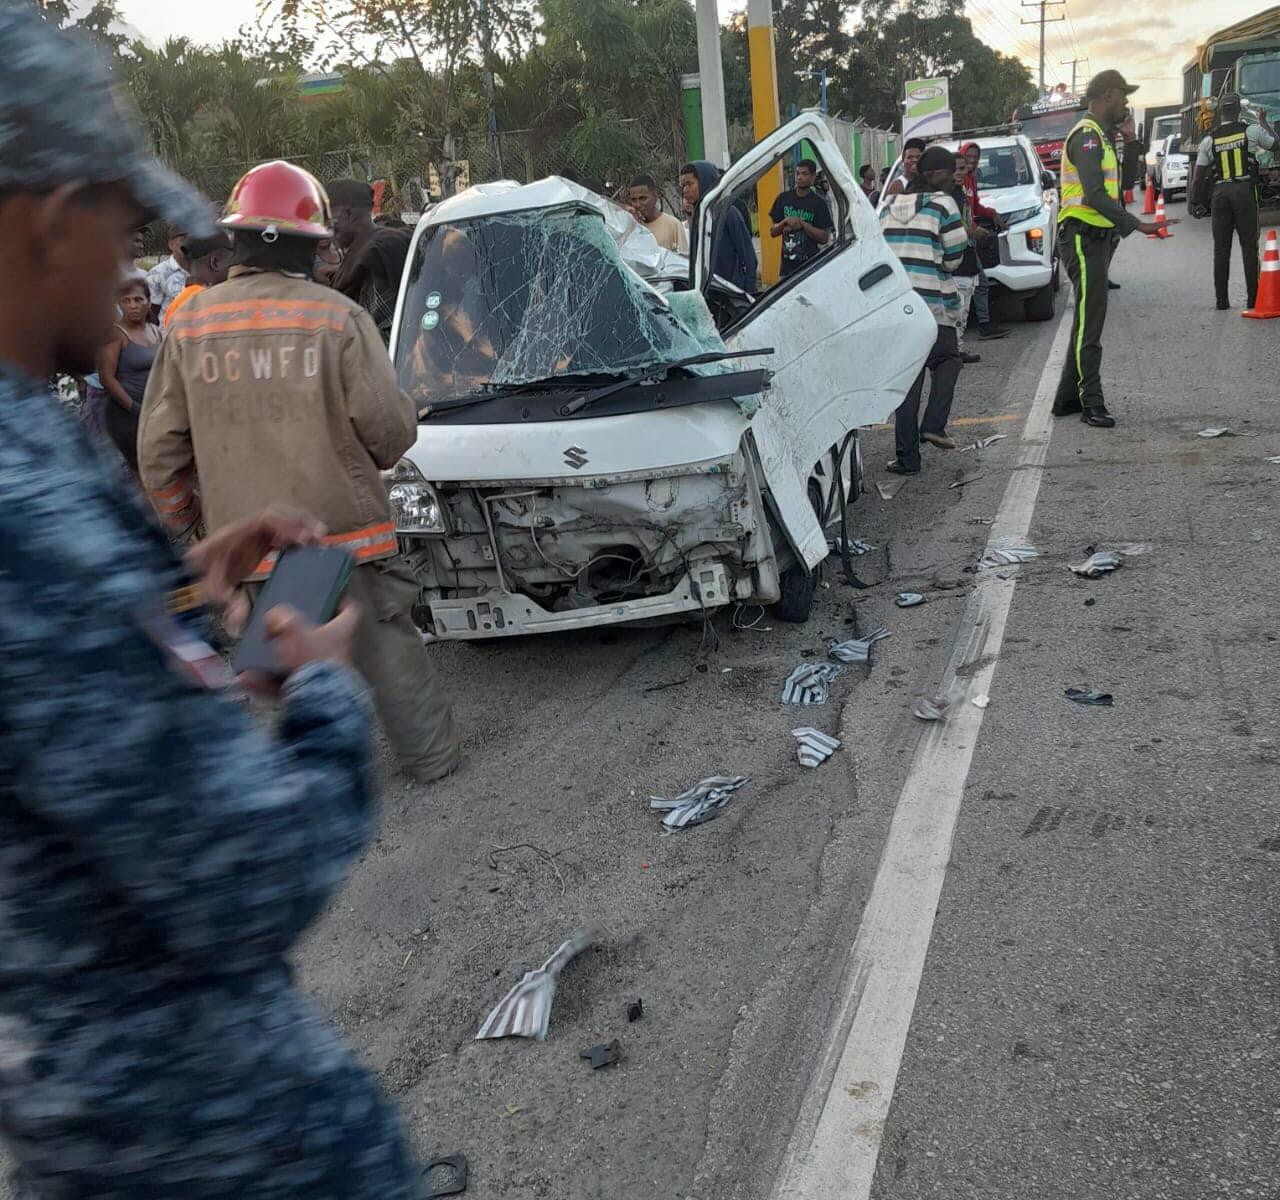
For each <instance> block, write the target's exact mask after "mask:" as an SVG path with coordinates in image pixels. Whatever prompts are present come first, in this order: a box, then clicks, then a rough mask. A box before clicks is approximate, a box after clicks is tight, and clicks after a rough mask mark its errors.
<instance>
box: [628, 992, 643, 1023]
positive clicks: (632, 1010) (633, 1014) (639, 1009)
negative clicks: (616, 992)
mask: <svg viewBox="0 0 1280 1200" xmlns="http://www.w3.org/2000/svg"><path fill="white" fill-rule="evenodd" d="M643 1016H644V1001H643V1000H641V999H640V997H639V996H637V997H636V998H635V999H634V1000H632V1001H631V1003H630V1004H628V1005H627V1020H628V1021H629V1022H630V1023H631V1024H632V1025H634V1024H635V1023H636V1022H637V1021H638V1020H640V1018H641V1017H643Z"/></svg>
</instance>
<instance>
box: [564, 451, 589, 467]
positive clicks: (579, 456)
mask: <svg viewBox="0 0 1280 1200" xmlns="http://www.w3.org/2000/svg"><path fill="white" fill-rule="evenodd" d="M564 461H565V462H567V463H568V464H569V465H570V466H571V467H572V468H573V469H574V470H575V471H581V470H582V468H583V467H585V466H586V465H587V452H586V451H585V450H584V449H583V448H582V447H581V446H570V447H569V448H568V449H567V450H566V451H565V452H564Z"/></svg>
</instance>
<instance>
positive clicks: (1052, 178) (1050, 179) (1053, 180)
mask: <svg viewBox="0 0 1280 1200" xmlns="http://www.w3.org/2000/svg"><path fill="white" fill-rule="evenodd" d="M1040 186H1041V187H1043V188H1056V187H1057V186H1058V177H1057V176H1056V175H1055V174H1054V173H1053V172H1052V171H1046V172H1045V173H1044V174H1043V175H1041V176H1040Z"/></svg>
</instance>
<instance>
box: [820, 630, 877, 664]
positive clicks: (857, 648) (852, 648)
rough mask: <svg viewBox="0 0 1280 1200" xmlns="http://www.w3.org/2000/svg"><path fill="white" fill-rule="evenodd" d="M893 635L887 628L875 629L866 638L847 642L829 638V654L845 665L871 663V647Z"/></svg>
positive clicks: (852, 639)
mask: <svg viewBox="0 0 1280 1200" xmlns="http://www.w3.org/2000/svg"><path fill="white" fill-rule="evenodd" d="M892 636H893V635H892V634H891V633H890V632H889V631H888V630H887V629H885V628H883V627H881V628H880V629H873V630H872V631H871V632H870V633H869V634H867V636H866V637H864V638H851V639H850V640H849V641H847V642H837V641H836V640H835V638H828V639H827V642H828V643H829V644H828V646H827V653H828V654H830V655H831V657H832V658H838V659H839V660H840V661H841V662H844V663H864V662H870V661H871V647H872V646H873V645H875V643H876V642H879V641H883V639H885V638H887V637H892Z"/></svg>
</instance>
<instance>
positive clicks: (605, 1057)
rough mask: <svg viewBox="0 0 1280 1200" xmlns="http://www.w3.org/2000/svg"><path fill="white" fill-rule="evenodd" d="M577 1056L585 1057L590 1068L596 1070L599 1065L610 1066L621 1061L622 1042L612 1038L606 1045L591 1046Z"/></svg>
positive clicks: (598, 1068)
mask: <svg viewBox="0 0 1280 1200" xmlns="http://www.w3.org/2000/svg"><path fill="white" fill-rule="evenodd" d="M578 1057H579V1058H585V1059H587V1061H588V1062H590V1063H591V1069H592V1070H593V1071H598V1070H600V1068H601V1067H610V1066H612V1065H613V1064H614V1063H620V1062H621V1061H622V1043H621V1042H620V1041H618V1039H617V1038H614V1039H613V1041H611V1042H610V1043H609V1044H608V1045H607V1046H603V1045H602V1046H592V1047H590V1048H589V1049H587V1050H584V1051H583V1052H582V1053H581V1054H580V1055H578Z"/></svg>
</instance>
